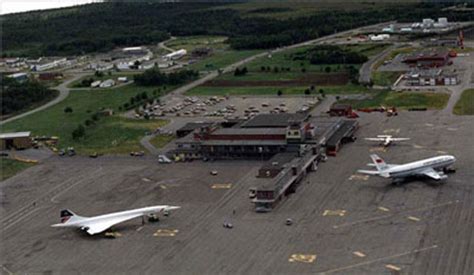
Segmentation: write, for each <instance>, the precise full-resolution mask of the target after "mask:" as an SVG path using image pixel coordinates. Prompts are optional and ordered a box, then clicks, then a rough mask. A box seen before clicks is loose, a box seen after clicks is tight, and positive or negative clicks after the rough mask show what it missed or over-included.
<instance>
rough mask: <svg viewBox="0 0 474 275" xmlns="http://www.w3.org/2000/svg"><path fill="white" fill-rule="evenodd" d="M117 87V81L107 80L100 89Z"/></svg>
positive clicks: (101, 84)
mask: <svg viewBox="0 0 474 275" xmlns="http://www.w3.org/2000/svg"><path fill="white" fill-rule="evenodd" d="M114 85H115V81H114V80H113V79H107V80H105V81H104V82H102V83H100V85H99V87H100V88H110V87H112V86H114Z"/></svg>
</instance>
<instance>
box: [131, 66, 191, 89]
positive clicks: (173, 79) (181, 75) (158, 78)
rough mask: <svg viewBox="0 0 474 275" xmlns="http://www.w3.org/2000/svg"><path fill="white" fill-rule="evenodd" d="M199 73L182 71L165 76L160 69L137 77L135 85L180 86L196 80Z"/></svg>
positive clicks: (135, 77) (151, 70)
mask: <svg viewBox="0 0 474 275" xmlns="http://www.w3.org/2000/svg"><path fill="white" fill-rule="evenodd" d="M198 76H199V73H198V72H196V71H192V70H181V71H177V72H172V73H169V74H165V73H162V72H160V70H159V69H158V68H152V69H149V70H146V71H145V72H143V73H142V74H139V75H135V76H134V80H135V83H137V84H138V85H141V86H161V85H179V84H183V83H186V82H187V81H189V80H193V79H196V78H197V77H198Z"/></svg>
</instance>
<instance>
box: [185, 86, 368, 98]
mask: <svg viewBox="0 0 474 275" xmlns="http://www.w3.org/2000/svg"><path fill="white" fill-rule="evenodd" d="M306 89H308V87H306V86H305V87H203V86H200V87H196V88H194V89H192V90H190V91H189V92H188V93H187V94H188V95H196V96H209V95H276V94H277V92H278V91H279V90H280V91H282V93H283V95H305V94H304V90H306ZM319 89H323V90H324V93H325V94H360V93H367V92H369V90H368V89H367V88H366V87H363V86H357V85H345V86H321V87H316V89H315V90H316V91H315V92H313V93H312V94H313V95H318V94H319Z"/></svg>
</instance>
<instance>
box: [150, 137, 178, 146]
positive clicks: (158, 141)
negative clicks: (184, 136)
mask: <svg viewBox="0 0 474 275" xmlns="http://www.w3.org/2000/svg"><path fill="white" fill-rule="evenodd" d="M173 139H174V136H172V135H157V136H154V137H153V138H152V139H151V140H150V143H151V144H152V145H153V146H155V147H156V148H163V147H165V145H166V144H168V143H170V142H171V141H172V140H173Z"/></svg>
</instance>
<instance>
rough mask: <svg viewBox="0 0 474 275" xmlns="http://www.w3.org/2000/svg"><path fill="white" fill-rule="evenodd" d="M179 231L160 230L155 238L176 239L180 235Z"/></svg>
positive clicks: (155, 234)
mask: <svg viewBox="0 0 474 275" xmlns="http://www.w3.org/2000/svg"><path fill="white" fill-rule="evenodd" d="M178 232H179V230H177V229H158V230H156V232H155V233H153V236H155V237H174V236H176V234H178Z"/></svg>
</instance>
